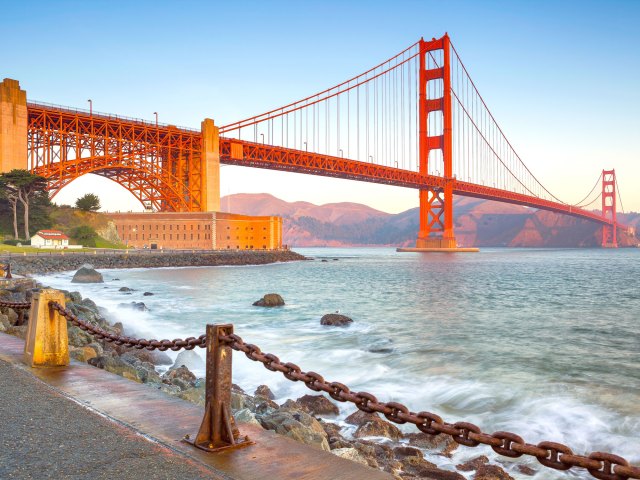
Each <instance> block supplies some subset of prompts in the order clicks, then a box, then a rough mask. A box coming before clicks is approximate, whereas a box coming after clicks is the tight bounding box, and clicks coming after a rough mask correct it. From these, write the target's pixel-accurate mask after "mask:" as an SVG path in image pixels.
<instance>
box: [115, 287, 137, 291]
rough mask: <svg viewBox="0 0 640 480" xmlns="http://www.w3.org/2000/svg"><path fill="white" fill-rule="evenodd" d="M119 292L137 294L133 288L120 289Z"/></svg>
mask: <svg viewBox="0 0 640 480" xmlns="http://www.w3.org/2000/svg"><path fill="white" fill-rule="evenodd" d="M118 291H119V292H135V290H134V289H133V288H129V287H120V288H119V289H118Z"/></svg>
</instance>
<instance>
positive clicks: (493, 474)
mask: <svg viewBox="0 0 640 480" xmlns="http://www.w3.org/2000/svg"><path fill="white" fill-rule="evenodd" d="M473 480H514V479H513V477H512V476H511V475H509V474H508V473H507V472H505V471H504V470H503V469H502V468H500V467H499V466H497V465H486V464H485V465H481V466H480V467H478V470H476V474H475V475H474V477H473Z"/></svg>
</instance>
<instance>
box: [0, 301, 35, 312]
mask: <svg viewBox="0 0 640 480" xmlns="http://www.w3.org/2000/svg"><path fill="white" fill-rule="evenodd" d="M0 307H8V308H13V309H14V310H24V309H27V308H31V303H29V302H5V301H4V300H0Z"/></svg>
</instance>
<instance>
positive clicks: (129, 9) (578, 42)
mask: <svg viewBox="0 0 640 480" xmlns="http://www.w3.org/2000/svg"><path fill="white" fill-rule="evenodd" d="M0 6H1V12H2V17H3V20H2V24H3V28H2V29H1V30H0V39H1V41H2V47H1V48H0V76H1V77H10V78H16V79H18V80H20V83H21V85H22V87H23V88H25V89H26V90H27V95H28V98H30V99H32V100H40V101H46V102H51V103H58V104H62V105H69V106H74V107H80V108H86V107H87V101H86V100H87V99H88V98H91V99H92V100H93V106H94V110H96V111H105V112H111V113H117V114H122V115H127V116H134V117H141V118H147V119H153V112H155V111H158V112H159V115H160V121H163V122H170V123H174V124H177V125H185V126H193V127H198V126H199V125H200V121H201V120H202V119H203V118H204V117H211V118H213V119H214V120H216V123H218V124H225V123H229V122H231V121H233V120H238V119H240V118H244V117H247V116H250V115H252V114H255V113H260V112H262V111H265V110H267V109H269V108H271V107H277V106H280V105H282V104H285V103H288V102H289V101H291V100H296V99H298V98H301V97H304V96H306V95H308V94H311V93H314V92H315V91H318V90H321V89H324V88H325V87H329V86H332V85H334V84H337V83H339V82H340V81H342V80H345V79H347V78H349V77H351V76H353V75H355V74H357V73H360V72H362V71H364V70H366V69H367V68H369V67H371V66H373V65H375V64H377V63H378V62H380V61H382V60H384V59H386V58H388V57H390V56H391V55H393V54H395V53H397V52H398V51H400V50H402V49H403V48H405V47H406V46H408V45H410V44H412V43H413V42H415V41H416V40H417V39H418V38H420V37H421V36H424V37H425V38H431V37H439V36H441V35H442V34H443V33H444V32H445V31H448V32H449V34H450V36H451V38H452V41H453V42H454V44H455V46H456V48H457V50H458V52H459V53H460V55H461V57H462V59H463V61H464V62H465V64H466V66H467V68H468V70H469V71H470V73H471V75H472V77H473V78H474V81H475V82H476V84H477V86H478V88H479V90H480V92H481V93H482V94H483V96H484V98H485V99H486V101H487V103H488V105H489V107H490V108H491V110H492V111H493V114H494V115H495V117H496V118H497V120H498V122H499V123H500V125H501V126H502V128H503V130H504V131H505V133H506V135H507V137H508V138H509V139H510V141H511V142H512V144H513V145H514V146H515V148H516V150H517V151H518V152H519V153H520V155H521V157H522V158H523V159H524V160H525V162H526V163H527V165H528V166H529V168H530V169H531V170H532V171H533V172H534V173H535V174H536V175H537V176H538V178H540V180H541V181H542V182H543V183H544V184H545V185H547V186H548V188H549V189H550V190H551V191H552V192H554V193H556V194H557V195H558V196H559V197H560V198H562V199H564V200H566V201H568V202H575V201H578V200H580V199H581V198H582V197H583V196H584V195H585V194H586V193H587V192H588V191H589V189H590V188H591V186H592V185H593V182H594V181H595V179H596V177H597V175H598V173H599V172H600V170H602V168H604V167H606V168H612V167H614V168H616V171H617V173H618V176H619V182H620V188H621V191H622V195H623V200H624V207H625V209H626V210H636V211H640V184H639V181H640V120H639V117H638V115H639V113H638V112H639V111H640V82H639V80H638V79H639V78H640V53H639V52H640V28H639V25H640V1H635V0H629V1H606V2H605V1H602V2H592V1H511V2H507V1H499V2H498V1H493V2H478V1H439V2H435V1H427V0H423V1H394V2H377V1H362V2H355V1H354V2H344V1H342V2H338V1H322V2H300V1H295V2H294V1H291V2H285V1H281V2H266V1H248V2H241V1H239V2H211V1H209V2H205V1H202V2H196V1H180V2H175V1H172V2H169V1H153V2H142V1H140V2H121V1H91V2H86V1H82V2H65V1H57V2H45V1H42V2H35V1H28V0H23V1H21V2H14V1H11V2H9V1H3V2H1V3H0ZM222 182H223V184H222V194H223V195H224V194H227V193H236V192H263V191H266V192H269V193H273V194H275V195H277V196H279V197H281V198H284V199H286V200H307V201H312V202H314V203H326V202H336V201H356V202H361V203H367V204H370V205H372V206H374V207H376V208H379V209H382V210H386V211H394V212H397V211H401V210H405V209H407V208H412V207H414V206H417V192H415V191H413V190H406V189H400V188H392V187H383V186H375V185H369V184H363V183H357V182H349V181H343V180H335V179H324V178H319V177H311V176H301V175H294V174H284V173H280V172H272V171H266V170H253V169H246V168H245V169H243V168H239V167H225V168H223V177H222ZM110 184H111V182H110V181H107V180H102V181H101V182H96V180H94V179H91V178H90V176H86V177H83V178H81V179H79V180H77V181H75V182H74V183H73V184H72V185H70V186H69V187H67V189H66V190H65V191H63V192H62V193H61V194H60V195H59V197H58V199H59V200H60V201H63V202H65V203H71V202H73V201H74V200H75V198H76V197H77V196H79V195H81V194H82V193H84V192H87V191H94V192H95V191H98V193H101V194H102V196H103V204H104V205H105V206H107V207H109V208H110V209H129V208H134V207H135V208H138V206H137V205H136V203H135V201H133V200H132V197H130V196H128V193H126V192H125V191H124V190H122V189H120V187H117V186H116V185H115V184H114V185H113V186H111V185H110Z"/></svg>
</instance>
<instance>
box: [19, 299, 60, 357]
mask: <svg viewBox="0 0 640 480" xmlns="http://www.w3.org/2000/svg"><path fill="white" fill-rule="evenodd" d="M51 301H53V302H58V303H59V304H60V305H62V306H63V307H64V293H62V292H60V291H59V290H53V289H44V290H41V291H40V292H38V293H35V294H34V295H33V299H32V300H31V312H30V314H29V328H28V330H27V340H26V342H25V344H24V361H25V363H26V364H27V365H29V366H31V367H60V366H64V365H69V340H68V337H67V320H66V319H65V318H64V317H63V316H61V315H60V314H59V313H58V311H57V310H54V309H52V308H50V307H49V302H51Z"/></svg>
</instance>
